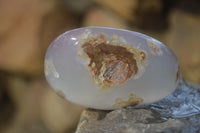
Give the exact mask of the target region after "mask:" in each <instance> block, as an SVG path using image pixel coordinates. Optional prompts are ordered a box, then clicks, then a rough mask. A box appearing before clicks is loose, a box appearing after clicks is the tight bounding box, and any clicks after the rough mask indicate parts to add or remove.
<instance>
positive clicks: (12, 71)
mask: <svg viewBox="0 0 200 133" xmlns="http://www.w3.org/2000/svg"><path fill="white" fill-rule="evenodd" d="M83 26H106V27H114V28H122V29H128V30H133V31H138V32H141V33H144V34H147V35H149V36H152V37H154V38H156V39H158V40H160V41H162V42H163V43H165V44H166V45H167V46H168V47H170V48H171V49H172V50H173V51H174V52H175V54H176V55H177V57H178V59H179V62H180V65H181V71H182V72H181V73H182V76H183V78H184V79H185V80H188V81H190V82H194V83H200V1H199V0H0V133H73V132H74V131H75V129H76V126H77V123H78V121H79V116H80V113H81V111H82V109H83V107H80V106H78V105H74V104H72V103H69V102H67V101H65V100H63V99H62V98H60V97H59V96H57V95H56V94H55V93H54V92H52V90H51V89H50V87H49V86H48V84H47V82H46V81H45V78H44V74H43V62H44V55H45V51H46V49H47V47H48V46H49V44H50V43H51V41H52V40H53V39H55V38H56V37H57V36H58V35H59V34H61V33H63V32H65V31H67V30H71V29H74V28H79V27H83Z"/></svg>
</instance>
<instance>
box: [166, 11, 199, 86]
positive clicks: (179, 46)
mask: <svg viewBox="0 0 200 133" xmlns="http://www.w3.org/2000/svg"><path fill="white" fill-rule="evenodd" d="M199 24H200V14H191V13H187V12H183V11H180V10H175V11H173V12H172V13H171V15H170V28H169V30H168V31H167V32H166V38H165V40H163V41H164V42H165V44H167V45H168V46H169V47H170V48H171V49H172V50H173V51H174V52H175V54H176V55H177V57H178V60H179V62H180V65H181V70H182V72H181V73H182V75H183V78H184V79H185V80H187V81H192V82H195V83H200V74H199V73H200V62H199V60H200V52H199V51H200V47H199V43H200V26H199Z"/></svg>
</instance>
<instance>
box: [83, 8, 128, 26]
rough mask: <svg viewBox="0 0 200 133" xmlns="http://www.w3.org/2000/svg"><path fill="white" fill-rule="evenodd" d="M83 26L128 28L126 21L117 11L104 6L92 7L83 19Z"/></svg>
mask: <svg viewBox="0 0 200 133" xmlns="http://www.w3.org/2000/svg"><path fill="white" fill-rule="evenodd" d="M83 26H103V27H113V28H120V29H128V26H127V23H126V21H124V20H123V19H121V18H120V17H119V16H118V15H116V14H115V13H113V12H110V11H109V10H105V9H102V8H93V9H90V10H89V11H88V13H87V14H86V16H85V18H84V20H83Z"/></svg>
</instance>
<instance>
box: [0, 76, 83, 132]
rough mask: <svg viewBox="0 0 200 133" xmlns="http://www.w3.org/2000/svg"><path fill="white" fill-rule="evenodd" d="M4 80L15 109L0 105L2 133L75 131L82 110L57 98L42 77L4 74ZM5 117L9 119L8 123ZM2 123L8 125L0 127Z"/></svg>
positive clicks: (0, 129)
mask: <svg viewBox="0 0 200 133" xmlns="http://www.w3.org/2000/svg"><path fill="white" fill-rule="evenodd" d="M4 78H6V79H8V80H7V84H6V86H7V88H6V89H7V91H8V94H9V95H8V98H9V99H10V102H11V103H12V104H13V106H14V107H15V108H14V109H13V108H12V106H11V107H9V108H8V107H6V106H1V108H2V107H5V109H1V111H0V115H1V117H0V132H1V133H65V132H67V133H73V132H74V130H75V128H76V125H77V123H78V120H79V116H80V113H81V111H82V107H80V106H78V105H75V104H72V103H70V102H68V101H66V100H64V99H63V98H61V97H59V96H58V95H56V94H55V93H54V92H53V91H52V90H51V89H50V88H49V86H48V85H47V83H46V81H44V78H41V79H31V80H30V79H25V78H23V77H18V76H16V77H13V76H11V77H9V76H5V75H4ZM0 79H1V78H0ZM4 103H5V102H4ZM0 105H2V104H1V102H0ZM5 105H6V104H5ZM8 105H10V104H8ZM6 109H8V110H7V112H5V111H6ZM4 110H5V111H4ZM3 111H4V112H3ZM8 115H9V116H8ZM2 116H5V118H4V117H2ZM6 116H7V117H6ZM6 118H7V119H9V121H8V122H9V123H8V122H7V121H6V120H7V119H6ZM2 120H4V123H5V122H6V123H5V124H7V125H5V124H1V121H2ZM1 126H4V127H1Z"/></svg>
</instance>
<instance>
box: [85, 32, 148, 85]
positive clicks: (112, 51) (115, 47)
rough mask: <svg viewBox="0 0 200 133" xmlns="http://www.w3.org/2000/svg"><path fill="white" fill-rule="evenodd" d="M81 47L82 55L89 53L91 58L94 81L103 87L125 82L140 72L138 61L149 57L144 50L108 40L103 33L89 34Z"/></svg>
mask: <svg viewBox="0 0 200 133" xmlns="http://www.w3.org/2000/svg"><path fill="white" fill-rule="evenodd" d="M115 36H116V35H115ZM117 38H118V37H117ZM113 42H115V43H113ZM81 49H82V51H83V53H84V54H82V55H87V57H86V58H89V60H90V62H89V64H88V67H89V68H90V71H91V74H92V77H93V81H94V82H95V83H96V84H98V85H100V86H102V88H110V87H113V86H115V85H120V84H123V83H125V82H126V81H127V80H128V79H130V78H131V77H132V76H133V75H136V74H137V73H138V71H139V65H138V62H141V61H143V60H145V59H146V57H147V55H146V53H145V52H144V51H139V50H138V49H135V48H133V47H130V46H125V45H121V44H120V43H116V41H113V40H112V41H110V42H109V41H107V39H106V36H105V35H103V34H99V35H98V36H96V37H94V36H89V37H88V39H87V40H84V43H83V44H82V45H81ZM83 58H85V56H84V57H83ZM137 58H138V60H137Z"/></svg>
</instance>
